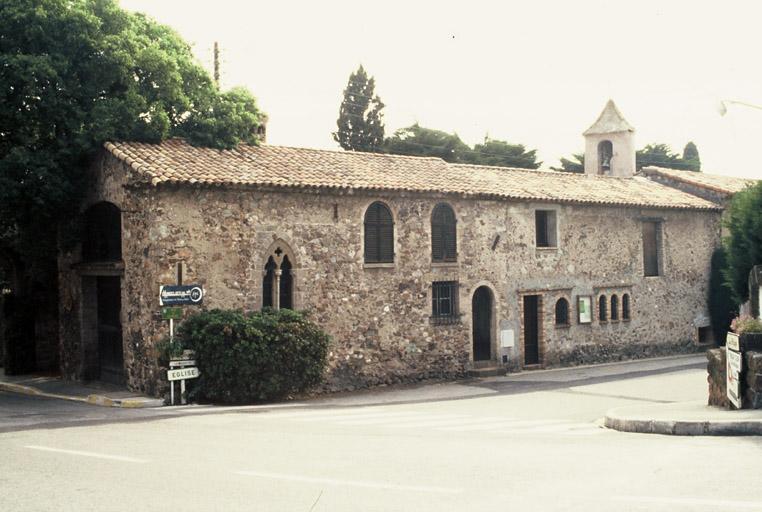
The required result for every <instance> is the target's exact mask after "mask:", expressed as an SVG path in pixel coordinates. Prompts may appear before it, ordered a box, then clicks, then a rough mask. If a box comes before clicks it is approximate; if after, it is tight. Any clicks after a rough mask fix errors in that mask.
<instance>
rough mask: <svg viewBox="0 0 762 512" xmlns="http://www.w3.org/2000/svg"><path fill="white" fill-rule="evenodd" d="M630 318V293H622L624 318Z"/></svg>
mask: <svg viewBox="0 0 762 512" xmlns="http://www.w3.org/2000/svg"><path fill="white" fill-rule="evenodd" d="M629 319H630V295H629V294H627V293H625V294H624V295H622V320H629Z"/></svg>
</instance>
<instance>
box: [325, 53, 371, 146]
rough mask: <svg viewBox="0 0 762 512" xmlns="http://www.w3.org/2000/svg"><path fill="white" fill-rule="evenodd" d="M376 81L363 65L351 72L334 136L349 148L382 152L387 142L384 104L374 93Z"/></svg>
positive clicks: (341, 144)
mask: <svg viewBox="0 0 762 512" xmlns="http://www.w3.org/2000/svg"><path fill="white" fill-rule="evenodd" d="M375 87H376V82H375V80H374V78H373V77H369V76H368V74H367V73H366V71H365V69H364V68H363V67H362V65H360V67H359V68H358V69H357V71H355V72H354V73H352V74H350V75H349V81H348V82H347V88H346V89H344V100H343V101H342V102H341V107H340V108H339V118H338V119H337V120H336V125H337V126H338V130H337V131H336V132H334V133H333V139H334V140H335V141H336V142H338V143H339V145H340V146H341V147H342V148H344V149H346V150H349V151H366V152H373V151H380V149H381V145H382V144H383V142H384V123H383V119H382V117H383V114H382V113H381V110H382V109H383V108H384V104H383V103H382V102H381V99H380V98H379V97H378V95H376V94H375Z"/></svg>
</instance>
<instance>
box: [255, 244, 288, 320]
mask: <svg viewBox="0 0 762 512" xmlns="http://www.w3.org/2000/svg"><path fill="white" fill-rule="evenodd" d="M292 269H293V265H292V263H291V260H289V258H288V255H287V254H286V251H285V250H284V249H283V248H281V247H280V246H278V245H276V247H275V250H274V251H273V252H272V254H271V255H270V256H269V257H268V258H267V263H265V268H264V272H263V277H262V307H263V308H273V309H294V275H293V272H292Z"/></svg>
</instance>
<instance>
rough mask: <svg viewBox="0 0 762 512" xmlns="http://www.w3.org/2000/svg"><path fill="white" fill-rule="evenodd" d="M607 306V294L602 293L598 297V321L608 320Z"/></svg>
mask: <svg viewBox="0 0 762 512" xmlns="http://www.w3.org/2000/svg"><path fill="white" fill-rule="evenodd" d="M606 306H607V301H606V296H605V295H601V296H600V297H598V321H599V322H605V321H606V320H607V315H606V309H607V308H606Z"/></svg>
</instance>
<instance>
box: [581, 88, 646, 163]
mask: <svg viewBox="0 0 762 512" xmlns="http://www.w3.org/2000/svg"><path fill="white" fill-rule="evenodd" d="M634 133H635V128H633V127H632V126H631V125H630V123H628V122H627V121H626V120H625V119H624V116H622V113H621V112H619V109H618V108H616V105H615V104H614V102H613V101H612V100H609V101H608V103H606V106H605V107H604V108H603V112H601V115H600V116H598V119H597V120H596V121H595V123H593V125H592V126H591V127H590V128H588V129H587V130H586V131H585V133H584V134H583V135H584V136H585V174H588V175H599V176H616V177H620V178H631V177H632V176H633V174H635V143H634V140H633V136H634Z"/></svg>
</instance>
